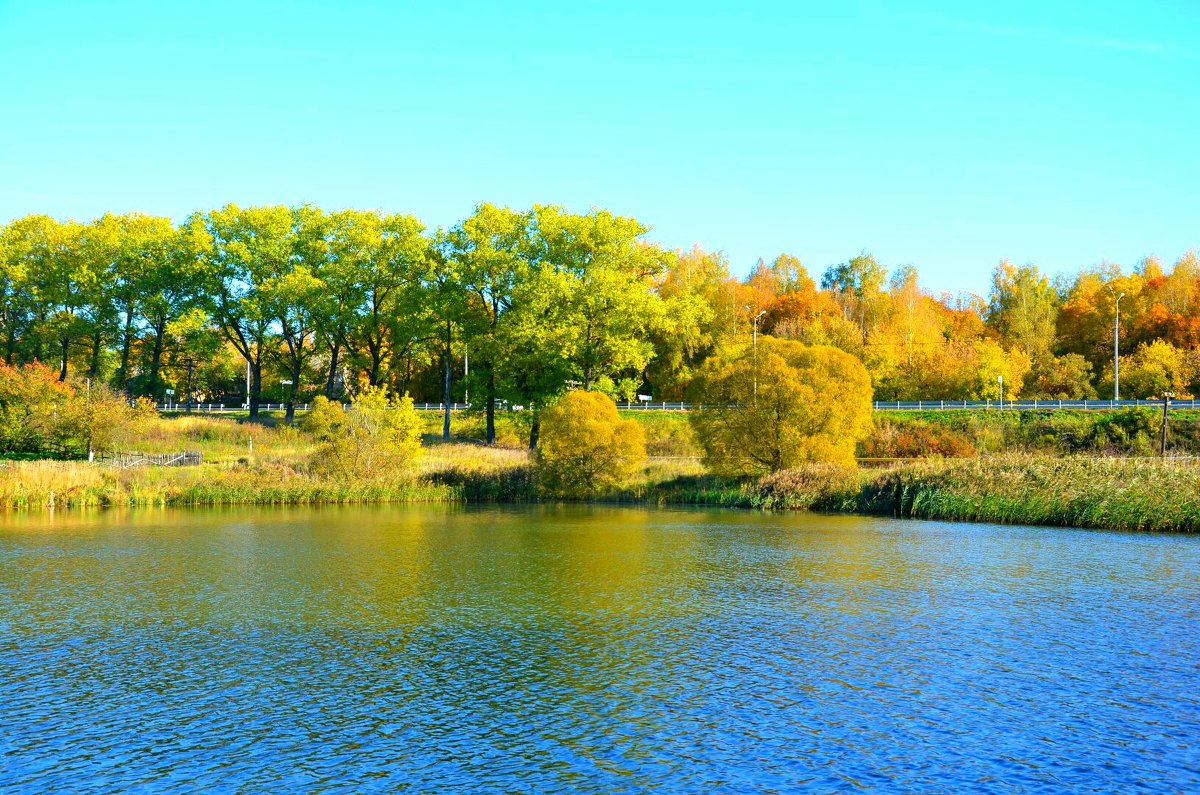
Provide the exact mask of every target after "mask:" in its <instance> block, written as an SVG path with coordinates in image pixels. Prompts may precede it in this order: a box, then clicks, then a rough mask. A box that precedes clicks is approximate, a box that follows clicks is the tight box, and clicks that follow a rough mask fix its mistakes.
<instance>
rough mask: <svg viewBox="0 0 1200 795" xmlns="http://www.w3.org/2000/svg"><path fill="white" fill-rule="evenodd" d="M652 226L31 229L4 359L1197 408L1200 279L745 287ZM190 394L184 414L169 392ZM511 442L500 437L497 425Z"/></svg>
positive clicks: (463, 390) (516, 214)
mask: <svg viewBox="0 0 1200 795" xmlns="http://www.w3.org/2000/svg"><path fill="white" fill-rule="evenodd" d="M646 233H647V228H646V227H645V226H644V225H642V224H641V223H639V222H638V221H637V220H635V219H633V218H628V217H621V216H617V215H614V214H612V213H610V212H607V211H603V210H593V211H592V212H589V213H583V214H577V213H569V212H567V211H565V210H564V209H562V208H560V207H554V206H535V207H533V208H532V209H530V210H527V211H516V210H511V209H507V208H501V207H496V206H493V205H489V204H484V205H481V206H479V207H478V208H477V209H476V210H475V211H474V213H472V215H471V216H470V217H469V218H467V219H465V220H464V221H462V222H461V223H459V224H457V225H456V226H454V227H453V228H451V229H448V230H441V229H438V230H431V229H427V228H426V227H425V226H424V225H423V224H422V223H421V222H420V221H419V220H418V219H416V218H415V217H413V216H411V215H399V214H385V213H378V212H371V211H358V210H345V211H340V212H332V213H330V212H325V211H323V210H321V209H319V208H316V207H311V206H303V207H282V206H266V207H249V208H241V207H237V206H234V205H229V206H226V207H224V208H221V209H218V210H212V211H208V212H198V213H195V214H194V215H192V216H191V217H189V218H187V219H186V220H185V221H183V222H182V223H179V224H176V223H174V222H172V221H171V220H170V219H167V218H160V217H153V216H147V215H139V214H131V215H106V216H104V217H102V218H99V219H96V220H94V221H92V222H89V223H79V222H75V221H59V220H55V219H53V218H49V217H47V216H42V215H32V216H28V217H25V218H21V219H18V220H15V221H12V222H11V223H9V224H7V225H6V226H4V227H3V229H2V230H0V345H2V346H3V359H4V361H5V362H6V363H8V364H21V363H27V362H32V361H40V362H45V363H47V364H50V365H52V366H53V367H54V368H55V369H56V370H57V372H58V374H59V376H60V378H62V379H64V380H65V379H66V378H67V377H68V376H69V375H71V374H75V375H80V376H84V375H86V376H87V377H89V378H90V379H92V380H93V381H104V382H107V383H108V384H110V385H111V386H113V387H114V388H116V389H118V390H121V391H124V392H126V393H127V394H129V395H131V396H152V397H155V398H158V399H162V398H163V397H165V396H167V395H168V394H173V395H174V397H175V399H176V400H180V401H182V400H204V401H217V400H227V399H230V398H240V399H242V400H246V399H247V395H246V387H245V373H246V369H247V368H248V369H249V374H250V389H249V395H248V400H249V402H250V404H251V407H252V408H251V410H252V412H254V411H256V404H257V402H258V401H260V400H271V401H279V402H289V403H296V402H299V401H303V400H307V399H309V398H311V397H312V396H314V395H316V394H325V395H328V396H330V397H341V396H344V395H346V394H352V393H354V392H355V391H356V390H357V389H359V388H360V387H363V386H382V387H386V388H387V389H389V390H391V391H392V392H394V393H397V394H399V393H403V392H409V393H410V394H412V395H413V396H414V398H416V399H417V400H421V401H425V400H428V401H440V400H443V399H445V398H447V397H449V398H450V399H451V400H459V401H461V400H464V399H466V398H467V397H468V396H469V397H470V398H473V399H474V400H475V402H476V403H477V404H478V403H481V402H482V403H483V404H484V405H486V406H487V407H488V408H489V412H490V411H491V409H492V408H493V407H494V406H495V405H496V403H497V401H507V402H508V403H510V404H513V405H527V406H538V405H545V403H546V402H547V401H548V400H549V399H550V398H551V397H553V396H554V395H556V394H558V393H559V392H561V391H562V390H563V389H564V388H566V387H568V386H572V385H579V386H581V387H585V388H590V389H595V390H599V391H603V392H607V393H609V394H611V395H614V396H616V397H625V398H628V397H632V396H635V395H636V394H639V393H642V394H653V395H654V397H655V399H660V400H661V399H665V400H674V399H681V398H683V397H684V396H685V393H686V391H687V389H688V386H689V384H690V382H691V380H692V377H693V374H694V372H695V370H696V368H697V367H699V366H700V365H701V364H702V363H703V362H704V361H705V360H706V359H707V358H709V357H710V356H712V355H713V354H714V353H716V352H718V351H720V350H722V349H723V348H725V347H727V346H729V345H731V344H736V343H741V342H744V341H745V340H746V339H747V338H748V336H749V335H750V333H751V330H752V327H753V323H754V318H758V321H757V322H758V330H759V332H760V333H762V334H768V335H773V336H776V337H783V338H789V339H795V340H799V341H802V342H805V343H809V344H826V345H832V346H835V347H838V348H841V349H843V350H845V351H848V352H850V353H852V354H854V355H855V356H858V357H859V358H860V359H861V360H862V361H863V363H864V364H865V365H866V367H867V369H868V371H869V372H870V374H871V379H872V384H873V387H874V390H875V395H876V397H877V398H879V399H888V400H891V399H921V398H925V399H962V398H988V397H991V398H995V397H998V396H999V389H1000V386H999V382H1000V377H1003V383H1004V391H1005V393H1006V397H1009V398H1016V397H1042V398H1056V397H1061V398H1079V397H1095V396H1097V395H1102V396H1107V395H1110V394H1111V392H1112V381H1113V367H1112V328H1113V316H1114V305H1115V301H1116V299H1117V298H1118V296H1121V295H1122V294H1123V295H1124V297H1123V298H1121V303H1120V310H1121V319H1122V324H1121V335H1120V339H1121V348H1122V351H1123V352H1124V354H1125V355H1124V358H1123V360H1122V363H1121V394H1122V396H1123V397H1149V396H1152V395H1156V394H1159V393H1161V392H1162V391H1163V390H1167V389H1172V390H1174V391H1175V392H1176V393H1177V394H1180V395H1184V394H1196V393H1197V392H1198V391H1200V262H1198V261H1197V258H1196V256H1195V255H1194V254H1190V253H1189V254H1188V255H1186V256H1184V257H1183V258H1182V259H1180V260H1179V261H1178V262H1176V263H1174V264H1173V266H1172V267H1170V268H1169V269H1168V268H1166V267H1164V265H1163V264H1162V263H1160V262H1159V261H1158V260H1156V259H1154V258H1147V259H1146V260H1144V261H1142V262H1141V263H1138V264H1137V266H1136V267H1135V268H1134V269H1133V270H1132V271H1131V272H1125V271H1124V270H1122V269H1121V268H1120V267H1118V266H1116V265H1111V264H1102V265H1099V266H1096V267H1092V268H1089V269H1086V270H1084V271H1082V272H1080V273H1079V274H1077V275H1075V276H1074V277H1073V278H1070V279H1063V278H1059V279H1058V280H1055V281H1052V280H1051V279H1050V278H1049V277H1047V276H1046V275H1045V274H1043V273H1041V272H1040V271H1039V270H1038V269H1037V268H1036V267H1035V266H1032V265H1027V266H1021V267H1017V266H1014V265H1012V264H1010V263H1007V262H1002V263H1000V265H998V266H997V267H996V269H995V272H994V275H993V284H992V289H991V292H990V294H989V295H988V296H986V297H979V296H970V295H966V296H962V295H960V296H949V295H939V296H935V295H933V294H931V293H930V292H928V291H926V290H925V289H923V288H922V286H921V285H920V283H919V282H918V277H917V272H916V271H915V270H914V269H913V268H911V267H908V266H905V267H900V268H897V269H895V270H894V271H893V272H892V273H890V274H889V273H888V270H887V269H886V268H885V267H883V266H882V265H881V264H880V263H878V262H877V261H876V260H875V258H874V257H873V256H871V255H870V254H862V255H860V256H857V257H854V258H852V259H850V260H848V261H847V262H845V263H841V264H838V265H834V266H831V267H829V268H827V269H826V270H825V271H824V272H823V273H822V274H821V276H820V281H819V283H818V281H816V280H815V279H814V278H813V277H812V276H810V274H809V273H808V272H807V271H806V269H805V268H804V266H802V265H801V263H800V261H799V260H798V259H797V258H795V257H793V256H791V255H788V254H782V255H780V256H779V257H777V258H776V259H775V260H774V261H773V262H771V263H769V264H768V263H762V262H760V263H759V264H758V266H757V267H756V268H755V269H754V270H753V272H752V273H751V274H750V275H749V276H748V277H747V278H746V279H744V280H739V279H735V278H733V277H731V276H730V273H729V266H728V263H727V261H726V260H725V258H724V257H723V256H722V255H721V254H719V253H714V252H706V251H702V250H700V249H694V250H691V251H670V250H666V249H663V248H662V247H659V246H656V245H655V244H653V243H652V242H650V241H649V240H648V239H647V238H646ZM168 390H169V391H170V392H168ZM489 425H491V423H489Z"/></svg>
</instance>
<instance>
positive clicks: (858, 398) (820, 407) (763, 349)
mask: <svg viewBox="0 0 1200 795" xmlns="http://www.w3.org/2000/svg"><path fill="white" fill-rule="evenodd" d="M698 387H699V388H698V394H697V395H696V402H699V403H700V404H701V405H702V408H701V409H700V410H698V411H694V412H692V414H691V416H690V419H691V422H692V424H693V427H694V428H695V431H696V436H697V438H698V439H699V441H700V443H701V445H702V446H703V447H704V460H705V464H706V465H707V466H708V467H709V469H710V470H712V471H714V472H718V473H721V474H733V475H741V474H757V473H762V472H777V471H779V470H781V469H788V468H790V467H794V466H797V465H798V464H801V463H804V462H809V461H833V462H837V463H842V464H850V465H852V464H853V463H854V448H855V445H856V444H857V443H858V441H859V440H860V439H864V438H866V436H867V434H868V433H869V432H870V430H871V379H870V375H869V374H868V373H867V370H866V368H865V367H863V365H862V362H860V361H859V360H858V359H857V358H855V357H854V356H852V355H850V354H848V353H846V352H844V351H841V350H838V349H836V348H830V347H825V346H806V345H802V344H800V343H798V342H792V341H789V340H779V339H773V338H771V337H761V338H760V339H759V343H758V350H757V353H756V352H755V351H754V349H753V348H752V347H746V348H743V349H741V350H740V351H736V352H734V353H733V354H732V355H727V356H725V357H722V358H719V359H713V360H710V362H709V363H708V364H707V365H706V367H705V369H704V370H703V372H702V374H701V377H700V380H699V382H698Z"/></svg>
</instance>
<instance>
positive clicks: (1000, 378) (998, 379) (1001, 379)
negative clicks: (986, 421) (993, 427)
mask: <svg viewBox="0 0 1200 795" xmlns="http://www.w3.org/2000/svg"><path fill="white" fill-rule="evenodd" d="M996 380H997V381H999V382H1000V408H1001V409H1003V408H1004V376H1002V375H998V376H996Z"/></svg>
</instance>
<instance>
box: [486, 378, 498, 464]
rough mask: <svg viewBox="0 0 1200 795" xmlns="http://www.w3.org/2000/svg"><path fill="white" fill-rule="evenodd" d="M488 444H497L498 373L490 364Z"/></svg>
mask: <svg viewBox="0 0 1200 795" xmlns="http://www.w3.org/2000/svg"><path fill="white" fill-rule="evenodd" d="M485 412H486V416H487V443H488V444H495V443H496V373H495V371H494V370H492V367H491V363H490V362H489V363H488V377H487V408H486V409H485Z"/></svg>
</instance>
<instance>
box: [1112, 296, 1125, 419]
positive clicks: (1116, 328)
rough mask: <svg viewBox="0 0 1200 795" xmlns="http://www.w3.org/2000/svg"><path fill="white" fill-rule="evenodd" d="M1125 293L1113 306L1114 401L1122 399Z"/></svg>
mask: <svg viewBox="0 0 1200 795" xmlns="http://www.w3.org/2000/svg"><path fill="white" fill-rule="evenodd" d="M1124 297H1125V293H1121V294H1120V295H1118V296H1117V300H1116V303H1115V304H1114V305H1113V401H1114V402H1116V401H1118V400H1120V399H1121V350H1120V346H1121V337H1120V334H1121V299H1122V298H1124Z"/></svg>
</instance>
